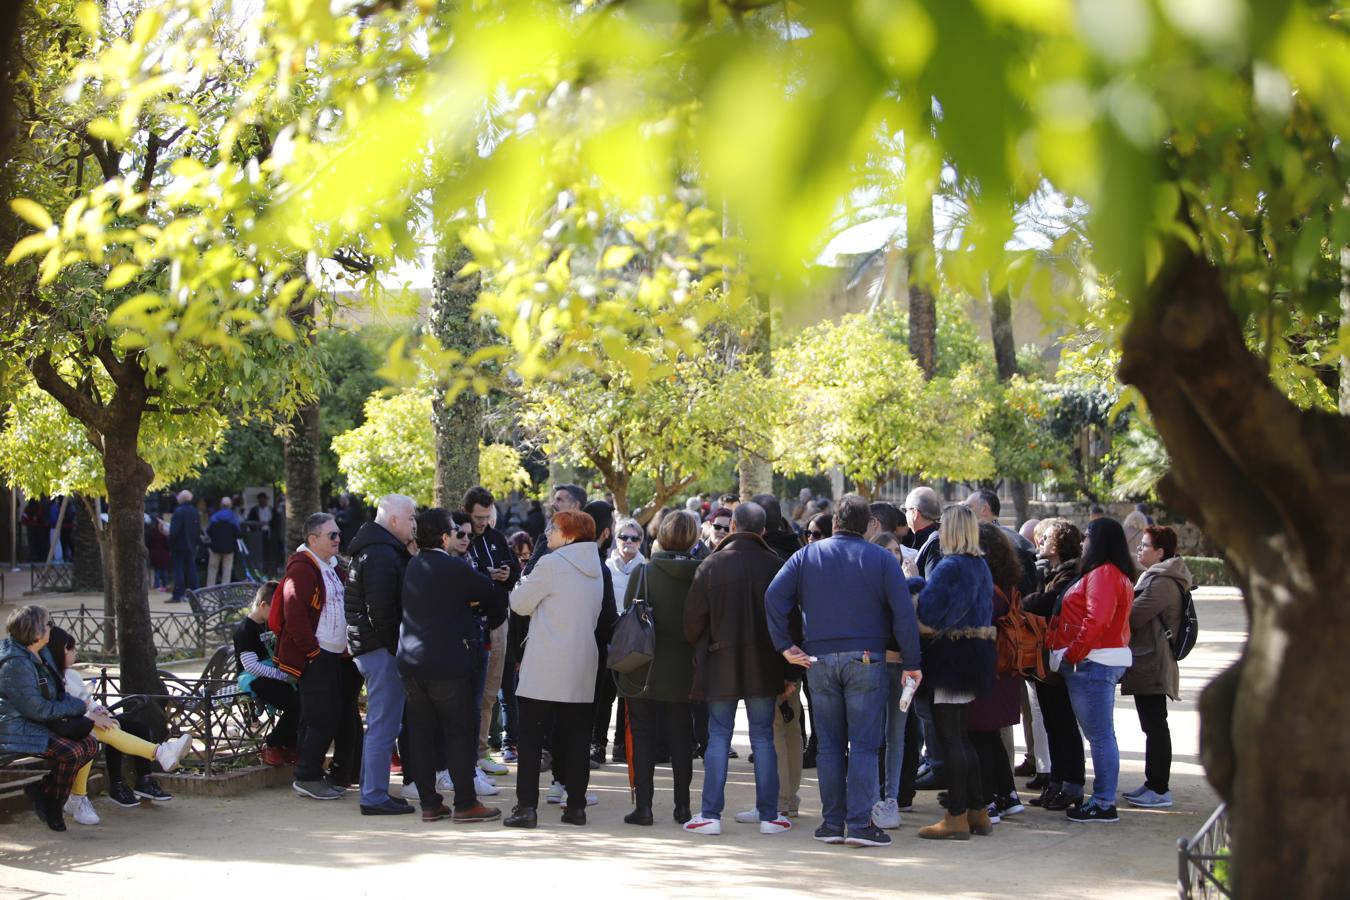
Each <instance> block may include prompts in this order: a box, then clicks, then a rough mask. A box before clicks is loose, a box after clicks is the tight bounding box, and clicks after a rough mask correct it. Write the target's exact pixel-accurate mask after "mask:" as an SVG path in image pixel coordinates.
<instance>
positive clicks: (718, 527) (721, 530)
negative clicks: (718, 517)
mask: <svg viewBox="0 0 1350 900" xmlns="http://www.w3.org/2000/svg"><path fill="white" fill-rule="evenodd" d="M713 531H716V532H717V533H718V534H726V533H727V532H729V531H731V526H730V525H714V526H713Z"/></svg>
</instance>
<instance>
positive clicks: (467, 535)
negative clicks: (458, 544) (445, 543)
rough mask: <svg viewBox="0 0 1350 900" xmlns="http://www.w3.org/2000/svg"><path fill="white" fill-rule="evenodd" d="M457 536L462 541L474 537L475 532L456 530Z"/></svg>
mask: <svg viewBox="0 0 1350 900" xmlns="http://www.w3.org/2000/svg"><path fill="white" fill-rule="evenodd" d="M455 537H457V538H459V539H460V540H461V541H467V540H468V539H469V538H471V537H473V532H472V531H456V532H455Z"/></svg>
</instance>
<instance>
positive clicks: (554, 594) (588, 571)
mask: <svg viewBox="0 0 1350 900" xmlns="http://www.w3.org/2000/svg"><path fill="white" fill-rule="evenodd" d="M546 534H547V537H548V548H549V552H548V553H547V554H546V555H544V556H542V557H540V559H539V562H538V563H537V564H536V565H535V567H534V569H533V571H531V572H530V574H529V575H527V576H525V577H524V578H522V579H521V580H520V583H519V584H518V585H516V589H515V590H514V591H512V592H511V611H512V612H514V613H516V614H517V615H521V616H527V617H528V618H529V620H530V629H529V636H528V638H527V639H526V641H525V652H524V657H523V659H522V660H521V663H520V677H519V681H518V682H517V684H516V704H517V711H518V721H519V726H518V727H519V732H518V734H517V744H516V751H517V753H518V754H519V758H518V760H517V766H518V769H517V776H516V807H515V810H514V811H513V812H512V814H511V815H510V816H508V817H507V818H506V820H505V822H504V823H503V824H504V825H506V826H507V827H509V828H533V827H535V825H536V824H537V822H538V817H537V810H538V806H539V768H540V758H541V752H542V750H543V744H544V739H545V737H547V736H549V735H551V736H552V745H553V751H554V762H555V766H554V767H555V770H556V769H557V768H559V767H561V768H562V771H561V772H557V771H555V772H554V776H555V777H556V778H559V779H560V780H561V781H562V782H563V784H564V785H565V786H566V788H567V806H566V808H564V810H563V814H562V821H563V822H564V823H567V824H569V825H585V824H586V787H587V785H588V783H589V781H590V775H591V768H590V762H589V750H590V739H591V724H592V719H593V717H594V706H595V672H596V669H597V667H598V666H599V664H600V648H599V644H598V641H597V639H596V633H597V630H598V629H597V626H604V625H609V626H610V627H612V625H613V623H612V621H611V622H608V623H603V622H601V610H602V607H603V605H604V604H603V600H604V573H603V571H602V569H603V565H604V564H603V563H602V562H601V560H600V551H599V548H598V547H597V545H596V543H595V520H594V519H592V518H591V517H590V516H588V515H586V514H585V513H583V512H572V511H567V512H559V513H557V514H555V515H554V516H553V521H552V523H550V525H549V528H548V531H547V532H546ZM611 615H612V612H611Z"/></svg>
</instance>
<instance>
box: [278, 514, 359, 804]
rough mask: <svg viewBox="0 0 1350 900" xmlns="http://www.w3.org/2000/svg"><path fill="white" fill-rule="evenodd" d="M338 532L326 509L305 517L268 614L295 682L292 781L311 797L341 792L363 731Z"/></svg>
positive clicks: (283, 666) (280, 653) (298, 790)
mask: <svg viewBox="0 0 1350 900" xmlns="http://www.w3.org/2000/svg"><path fill="white" fill-rule="evenodd" d="M340 539H341V532H340V531H339V530H338V527H337V523H336V522H335V521H334V520H333V517H332V516H330V515H328V514H327V513H315V514H314V515H312V516H310V517H309V518H308V519H306V520H305V543H304V544H303V545H301V546H300V547H299V548H298V549H297V550H296V551H295V552H294V553H292V554H291V557H290V559H289V560H287V561H286V574H285V575H284V576H283V577H282V580H281V585H280V587H278V588H277V592H276V595H275V596H274V597H273V600H272V612H271V615H270V616H269V617H268V626H269V627H270V628H271V629H272V631H273V632H274V633H275V634H276V636H277V644H276V655H275V661H276V664H277V668H279V669H281V670H282V671H283V672H285V673H286V674H288V675H291V676H293V677H295V678H297V679H299V682H300V726H299V745H298V747H297V749H298V751H299V757H300V758H299V760H298V762H297V763H296V766H295V781H294V782H292V784H291V787H293V788H294V789H295V792H296V793H297V794H299V795H300V796H302V797H310V798H312V799H314V800H336V799H338V798H339V797H341V796H342V794H343V792H344V786H345V784H346V783H347V782H348V778H349V777H354V776H355V774H356V771H357V768H356V766H357V764H356V761H355V759H354V757H355V756H356V753H355V752H354V750H355V747H356V746H357V745H358V743H359V741H360V737H361V715H360V712H359V711H358V709H357V706H356V696H357V694H358V693H359V692H360V677H359V675H358V674H356V673H355V666H353V665H352V661H351V659H350V658H349V657H348V656H347V618H346V615H345V614H344V612H343V608H342V594H343V587H342V586H343V582H344V577H345V573H344V572H342V571H341V570H340V569H339V568H338V564H337V551H338V542H339V540H340ZM348 669H350V670H352V671H347V670H348ZM353 686H354V687H355V690H353V689H352V688H353ZM335 740H336V742H337V745H336V747H335V748H334V753H333V767H332V769H331V770H330V771H329V773H328V775H327V777H325V775H324V771H323V761H324V756H325V755H326V754H327V753H328V745H329V744H332V743H334V741H335ZM344 776H345V777H344Z"/></svg>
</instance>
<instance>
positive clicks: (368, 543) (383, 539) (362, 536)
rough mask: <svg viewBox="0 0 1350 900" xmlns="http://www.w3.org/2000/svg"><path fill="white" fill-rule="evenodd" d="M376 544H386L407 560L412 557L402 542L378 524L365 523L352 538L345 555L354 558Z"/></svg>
mask: <svg viewBox="0 0 1350 900" xmlns="http://www.w3.org/2000/svg"><path fill="white" fill-rule="evenodd" d="M376 544H388V545H389V546H391V547H394V548H396V549H397V550H398V552H399V553H402V554H403V555H404V556H407V557H409V558H411V556H412V554H410V553H409V552H408V548H407V547H405V546H404V545H403V542H402V541H400V540H399V539H398V538H396V537H394V533H393V532H392V531H390V530H389V529H388V528H385V527H384V526H383V525H381V524H380V523H379V522H366V523H365V524H364V525H362V526H361V528H360V530H358V531H357V532H356V537H354V538H352V543H351V546H349V547H348V548H347V554H348V555H349V556H355V555H356V554H358V553H360V552H361V551H362V550H364V549H366V548H367V547H373V546H375V545H376Z"/></svg>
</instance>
